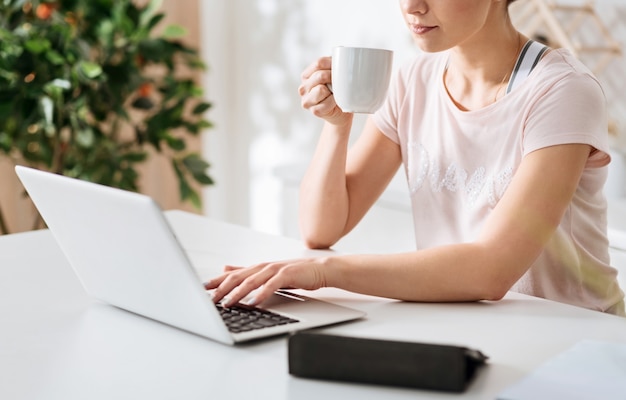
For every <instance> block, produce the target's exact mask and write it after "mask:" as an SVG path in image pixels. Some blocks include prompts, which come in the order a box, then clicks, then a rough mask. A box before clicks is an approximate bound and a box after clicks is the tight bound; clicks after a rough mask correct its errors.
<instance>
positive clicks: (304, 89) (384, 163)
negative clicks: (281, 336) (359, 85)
mask: <svg viewBox="0 0 626 400" xmlns="http://www.w3.org/2000/svg"><path fill="white" fill-rule="evenodd" d="M330 64H331V60H330V58H328V57H325V58H321V59H319V60H318V61H317V62H315V63H314V64H312V65H311V66H309V67H308V68H307V69H306V70H305V71H304V72H303V74H302V84H301V85H300V88H299V92H300V95H301V97H302V106H303V107H304V108H306V109H308V110H310V111H311V112H312V113H313V114H314V115H315V116H317V117H320V118H322V119H324V120H325V121H326V122H325V124H324V128H323V129H322V133H321V135H320V139H319V141H318V144H317V148H316V150H315V153H314V155H313V159H312V160H311V163H310V165H309V168H308V169H307V172H306V174H305V176H304V178H303V180H302V184H301V186H300V204H299V222H300V231H301V234H302V238H303V240H304V241H305V243H306V244H307V246H309V247H311V248H328V247H330V246H332V245H333V244H335V243H336V242H337V241H338V240H339V239H341V237H343V236H344V235H345V234H347V233H348V232H350V230H352V228H353V227H354V226H355V225H356V224H357V223H358V222H359V221H360V220H361V218H362V217H363V215H365V213H366V212H367V210H368V209H369V208H370V207H371V205H372V204H373V203H374V202H375V201H376V199H377V198H378V197H379V196H380V194H381V193H382V192H383V190H384V189H385V187H386V186H387V184H388V183H389V181H390V180H391V179H392V178H393V175H394V174H395V172H396V171H397V169H398V167H399V166H400V163H401V156H400V148H399V146H398V145H397V144H396V143H394V142H392V141H391V140H390V139H388V138H387V137H386V136H384V135H383V134H382V132H380V131H379V130H378V128H377V127H376V126H375V124H374V123H373V122H372V121H371V119H370V120H368V121H367V123H366V125H365V128H364V131H363V133H362V134H361V136H360V137H359V139H358V140H357V142H356V143H355V144H354V145H353V146H352V148H350V150H349V151H348V146H349V137H350V130H351V128H352V120H353V114H350V113H344V112H342V111H341V109H340V108H339V107H338V106H337V104H336V103H335V100H334V97H333V96H332V93H331V92H330V90H329V89H328V87H327V86H326V84H327V83H330V81H331V78H330Z"/></svg>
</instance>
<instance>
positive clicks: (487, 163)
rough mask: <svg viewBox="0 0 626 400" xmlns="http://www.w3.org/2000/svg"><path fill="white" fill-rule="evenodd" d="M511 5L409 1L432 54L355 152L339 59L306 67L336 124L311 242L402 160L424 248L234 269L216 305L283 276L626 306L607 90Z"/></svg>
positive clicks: (395, 292) (260, 293)
mask: <svg viewBox="0 0 626 400" xmlns="http://www.w3.org/2000/svg"><path fill="white" fill-rule="evenodd" d="M512 1H513V0H508V1H507V0H400V7H401V11H402V13H403V15H404V19H405V21H406V23H407V26H408V28H409V30H410V31H411V33H412V35H413V37H414V40H415V42H416V44H417V45H418V46H419V47H420V49H422V50H423V51H424V54H421V55H419V56H418V57H417V58H416V59H415V60H414V61H413V62H412V63H410V64H408V65H406V66H404V67H403V68H402V69H401V70H400V71H399V74H398V75H397V77H396V78H395V79H394V81H393V83H392V85H391V87H390V91H389V94H388V99H387V102H386V104H385V105H383V107H382V108H381V109H380V110H379V111H378V112H377V113H376V114H374V115H373V116H372V117H371V118H369V120H368V121H367V123H366V126H365V127H364V129H363V132H362V133H361V135H360V137H359V139H358V140H357V141H356V143H355V144H354V145H353V146H352V147H351V148H350V149H348V138H349V135H350V130H351V126H352V120H353V115H352V114H349V113H344V112H342V111H341V109H339V107H338V106H337V105H336V103H335V101H334V98H333V96H332V93H331V92H330V91H329V90H328V88H327V86H326V84H327V83H329V82H330V81H331V76H330V65H331V61H330V59H329V58H321V59H319V60H318V61H317V62H315V63H314V64H313V65H311V66H310V67H308V68H307V69H306V70H305V71H304V72H303V75H302V84H301V86H300V88H299V93H300V95H301V99H302V105H303V107H304V108H306V109H308V110H310V112H311V113H312V114H313V115H315V116H317V117H319V118H322V119H324V120H325V124H324V128H323V130H322V133H321V137H320V139H319V143H318V147H317V149H316V151H315V154H314V157H313V159H312V162H311V165H310V167H309V169H308V171H307V173H306V175H305V177H304V180H303V182H302V186H301V196H300V198H301V200H300V216H299V219H300V226H301V232H302V236H303V238H304V240H305V241H306V243H307V245H308V246H309V247H312V248H327V247H330V246H332V245H333V244H334V243H335V242H337V241H338V240H339V239H340V238H341V237H342V236H344V235H345V234H347V233H348V232H350V230H351V229H352V228H353V227H354V226H355V225H356V224H357V223H358V222H359V221H360V220H361V218H362V217H363V215H364V214H365V213H366V212H367V210H368V209H369V208H370V207H371V205H372V204H373V203H374V202H375V201H376V199H377V198H378V197H379V195H380V194H381V193H382V192H383V190H384V189H385V187H386V186H387V184H388V183H389V181H390V180H391V178H392V177H393V176H394V174H395V173H396V171H397V170H398V168H399V167H400V166H403V168H404V170H405V172H406V176H407V182H408V185H409V189H410V194H411V201H412V208H413V216H414V223H415V232H416V241H417V250H416V251H412V252H408V253H402V254H390V255H345V256H329V257H325V258H318V259H302V260H289V261H281V262H272V263H263V264H259V265H255V266H252V267H250V268H246V269H241V268H236V267H226V271H225V273H224V275H222V276H220V277H217V278H215V279H213V280H211V281H209V282H207V284H206V287H207V289H215V291H214V293H213V296H214V300H215V301H216V302H218V301H222V300H224V301H223V303H225V305H226V306H229V305H232V304H234V303H236V302H238V301H239V300H241V299H243V298H244V297H245V296H246V295H248V294H249V293H250V292H251V291H253V290H256V289H258V290H256V292H255V297H254V298H253V299H250V300H249V303H250V304H253V305H254V304H259V303H261V302H262V301H263V300H264V299H266V298H267V297H268V296H269V295H270V294H271V293H272V292H273V291H275V290H276V289H278V288H281V287H294V288H302V289H317V288H320V287H325V286H332V287H338V288H342V289H346V290H350V291H353V292H358V293H365V294H370V295H376V296H382V297H388V298H394V299H400V300H407V301H477V300H498V299H501V298H502V297H503V296H504V295H505V294H506V292H507V291H508V290H514V291H518V292H522V293H527V294H530V295H534V296H540V297H545V298H548V299H552V300H556V301H561V302H565V303H569V304H573V305H577V306H581V307H586V308H590V309H594V310H600V311H604V312H609V313H614V314H618V315H624V300H623V299H624V294H623V293H622V291H621V290H620V288H619V286H618V284H617V281H616V271H615V269H613V268H611V267H610V266H609V255H608V241H607V238H606V201H605V198H604V196H603V194H602V188H603V185H604V182H605V180H606V174H607V167H606V165H607V164H608V163H609V161H610V157H609V155H608V144H607V142H608V137H607V121H606V110H605V99H604V95H603V92H602V89H601V87H600V85H599V83H598V82H597V81H596V79H595V78H594V77H593V76H592V75H591V73H590V72H588V70H587V69H586V68H585V67H584V66H583V65H582V64H581V63H580V62H578V61H577V60H576V59H574V57H573V56H572V55H571V54H570V53H569V52H567V51H566V50H550V49H546V48H544V47H543V46H540V45H538V44H536V43H533V42H532V41H530V42H529V40H528V38H526V37H524V36H523V35H522V34H521V33H519V32H518V31H517V30H516V29H515V28H514V27H513V25H512V23H511V20H510V18H509V14H508V6H509V4H510V3H512ZM529 53H532V54H531V56H530V58H529V56H528V54H529ZM520 71H521V72H520ZM226 296H227V297H226ZM225 297H226V299H224V298H225Z"/></svg>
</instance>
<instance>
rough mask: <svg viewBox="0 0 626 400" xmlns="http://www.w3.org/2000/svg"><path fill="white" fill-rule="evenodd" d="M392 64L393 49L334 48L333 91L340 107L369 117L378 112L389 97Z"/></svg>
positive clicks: (344, 110) (345, 110)
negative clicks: (367, 114) (368, 114)
mask: <svg viewBox="0 0 626 400" xmlns="http://www.w3.org/2000/svg"><path fill="white" fill-rule="evenodd" d="M392 65H393V52H392V51H391V50H385V49H373V48H365V47H344V46H338V47H335V48H334V49H333V55H332V86H331V90H332V92H333V94H334V96H335V102H336V103H337V105H338V106H339V108H341V110H342V111H343V112H351V113H370V114H371V113H373V112H375V111H376V110H378V108H380V106H381V105H382V104H383V102H384V101H385V97H386V96H387V88H388V87H389V80H390V78H391V68H392Z"/></svg>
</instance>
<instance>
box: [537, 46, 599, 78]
mask: <svg viewBox="0 0 626 400" xmlns="http://www.w3.org/2000/svg"><path fill="white" fill-rule="evenodd" d="M537 67H538V68H537V69H538V71H537V72H538V74H537V75H538V77H537V78H538V80H540V81H544V82H558V81H560V80H564V79H565V80H573V81H581V82H588V83H589V82H595V83H596V84H599V82H598V79H597V78H596V77H595V75H594V74H593V72H591V70H589V68H587V66H586V65H585V64H583V63H582V62H581V61H580V60H579V59H578V58H576V57H575V56H574V55H573V54H572V53H571V52H570V51H569V50H567V49H564V48H560V49H551V50H550V51H549V52H548V53H547V54H546V55H545V57H544V58H543V59H542V60H541V62H540V63H539V64H538V66H537Z"/></svg>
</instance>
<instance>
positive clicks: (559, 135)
mask: <svg viewBox="0 0 626 400" xmlns="http://www.w3.org/2000/svg"><path fill="white" fill-rule="evenodd" d="M447 60H448V54H447V53H446V52H443V53H434V54H428V53H426V54H422V55H420V56H418V57H417V58H416V59H415V60H414V61H413V62H412V63H410V64H407V65H405V66H404V67H403V68H401V70H400V71H399V73H398V74H397V76H395V77H394V81H393V82H392V85H391V87H390V89H389V95H388V99H387V102H386V103H385V104H384V105H383V106H382V107H381V109H380V110H379V111H378V112H377V113H376V114H375V115H374V119H375V122H376V124H377V126H378V128H379V129H380V130H381V131H382V132H383V133H384V134H385V135H386V136H388V137H389V138H390V139H391V140H393V141H394V142H395V143H398V144H399V145H400V147H401V151H402V159H403V165H404V169H405V172H406V176H407V182H408V187H409V192H410V196H411V202H412V208H413V219H414V225H415V237H416V244H417V248H418V249H420V248H427V247H433V246H439V245H444V244H451V243H461V242H470V241H473V240H475V239H476V238H477V236H478V234H479V232H480V230H481V229H482V226H483V223H484V222H485V221H486V219H487V217H488V216H489V214H490V213H491V211H492V210H493V209H494V207H495V206H496V205H497V204H498V201H499V200H500V198H501V197H502V195H503V193H504V191H505V190H506V189H507V187H508V184H509V183H510V182H511V179H512V177H513V175H514V174H515V172H516V170H517V168H518V166H519V165H520V162H521V161H522V158H523V157H524V156H525V155H526V154H528V153H530V152H532V151H535V150H538V149H541V148H544V147H548V146H552V145H558V144H565V143H585V144H589V145H591V146H593V147H594V148H595V149H596V151H595V152H593V153H592V155H591V156H590V157H589V160H588V162H587V166H586V168H585V170H584V172H583V175H582V178H581V180H580V184H579V186H578V189H577V190H576V193H575V194H574V198H573V200H572V203H571V205H570V207H568V209H567V211H566V213H565V215H564V217H563V219H562V221H561V223H560V225H559V227H558V229H557V231H556V233H555V234H554V236H553V238H552V239H551V240H550V242H549V243H548V245H547V246H546V248H545V249H544V251H543V252H542V254H541V255H540V256H539V258H538V259H537V260H536V261H535V263H534V264H533V265H532V267H531V268H530V269H529V270H528V271H527V272H526V274H525V275H524V276H522V278H520V280H519V281H518V282H517V283H516V284H515V285H514V286H513V288H512V290H514V291H518V292H521V293H526V294H530V295H534V296H540V297H544V298H547V299H551V300H556V301H560V302H564V303H569V304H574V305H578V306H581V307H586V308H590V309H595V310H601V311H608V312H612V313H616V314H623V313H624V311H623V307H624V303H623V298H624V294H623V293H622V291H621V290H620V288H619V286H618V284H617V280H616V275H617V272H616V270H615V269H614V268H612V267H610V260H609V254H608V240H607V236H606V223H607V221H606V215H607V214H606V200H605V197H604V195H603V186H604V182H605V180H606V177H607V167H606V166H607V164H608V163H609V161H610V157H609V155H608V133H607V117H606V105H605V98H604V94H603V91H602V89H601V87H600V85H599V83H598V82H597V80H596V79H595V78H594V77H593V76H592V74H591V73H590V72H589V71H588V70H587V69H586V68H585V67H584V66H583V65H582V64H581V63H580V62H579V61H578V60H576V59H575V58H574V57H573V56H572V55H571V54H570V53H569V52H568V51H566V50H552V51H550V52H549V53H547V54H546V55H545V56H544V57H543V59H542V60H541V61H540V62H539V63H538V64H537V66H536V67H535V68H534V70H533V71H532V72H531V73H530V75H529V76H528V78H527V79H526V80H525V81H524V82H523V83H522V84H521V85H519V86H518V87H516V88H515V90H513V91H512V92H511V93H509V94H507V95H506V96H505V97H503V98H502V99H500V100H498V101H497V102H495V103H494V104H491V105H489V106H487V107H484V108H482V109H480V110H476V111H461V110H459V109H458V108H457V107H456V106H455V104H454V103H453V101H452V100H451V99H450V97H449V95H448V94H447V91H446V89H445V86H444V84H443V74H444V70H445V66H446V63H447ZM503 267H505V266H503Z"/></svg>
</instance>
